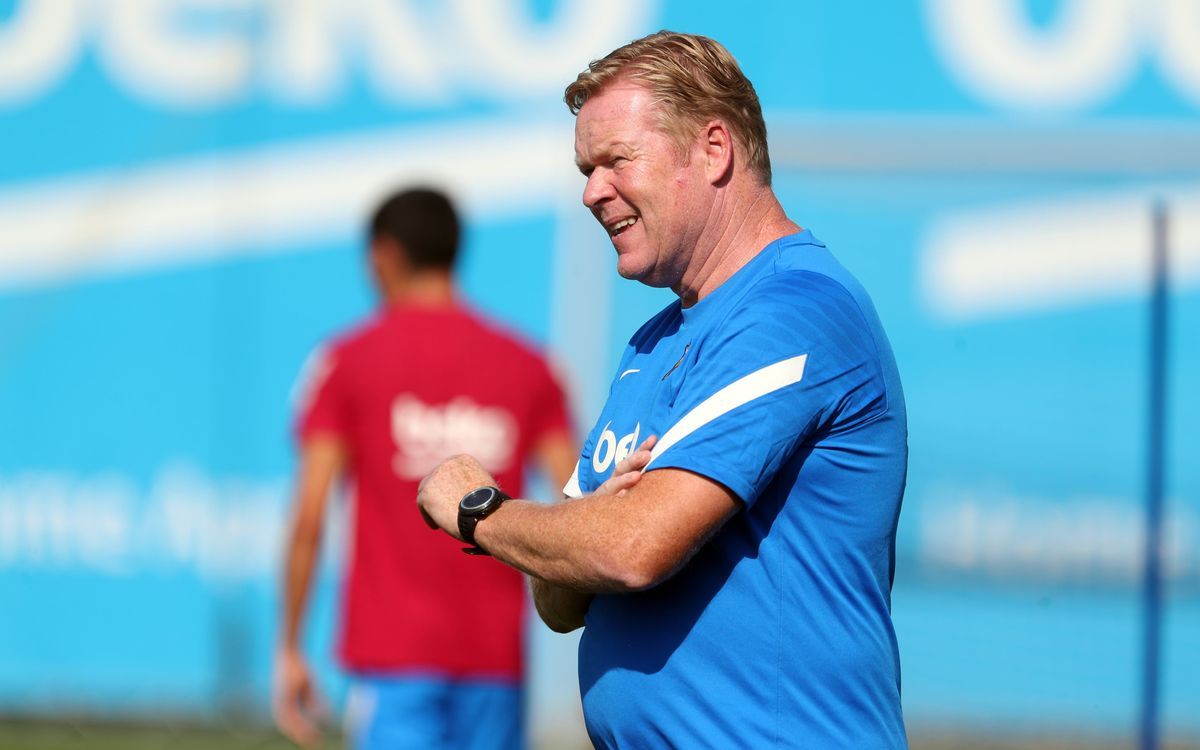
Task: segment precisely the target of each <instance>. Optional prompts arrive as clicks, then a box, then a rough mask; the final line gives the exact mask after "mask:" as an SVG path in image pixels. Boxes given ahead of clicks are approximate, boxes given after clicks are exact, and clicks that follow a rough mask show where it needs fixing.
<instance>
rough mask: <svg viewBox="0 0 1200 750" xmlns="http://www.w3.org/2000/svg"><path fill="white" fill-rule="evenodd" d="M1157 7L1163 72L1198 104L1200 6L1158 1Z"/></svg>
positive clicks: (1179, 0) (1175, 0)
mask: <svg viewBox="0 0 1200 750" xmlns="http://www.w3.org/2000/svg"><path fill="white" fill-rule="evenodd" d="M1159 6H1160V7H1161V11H1160V12H1159V14H1158V19H1157V20H1158V32H1159V35H1160V37H1159V38H1160V39H1161V40H1162V47H1161V52H1160V55H1161V60H1160V62H1161V65H1162V69H1163V73H1165V74H1166V76H1167V78H1168V79H1169V80H1170V81H1171V82H1172V83H1173V84H1174V85H1175V87H1176V88H1178V89H1179V90H1180V91H1182V92H1183V93H1184V94H1185V95H1186V96H1187V97H1188V98H1190V99H1191V100H1192V101H1193V102H1197V103H1200V3H1198V2H1196V0H1159Z"/></svg>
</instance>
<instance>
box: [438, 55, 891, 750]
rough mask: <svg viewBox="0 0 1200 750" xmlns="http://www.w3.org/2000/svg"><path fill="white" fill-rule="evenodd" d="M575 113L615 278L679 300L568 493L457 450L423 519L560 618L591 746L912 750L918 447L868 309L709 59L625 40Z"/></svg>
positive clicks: (658, 320)
mask: <svg viewBox="0 0 1200 750" xmlns="http://www.w3.org/2000/svg"><path fill="white" fill-rule="evenodd" d="M566 100H567V104H568V106H569V107H570V108H571V110H572V111H573V112H575V113H576V114H577V120H576V128H575V134H576V137H575V151H576V162H577V164H578V166H579V168H580V170H581V171H582V172H583V174H584V175H585V176H586V177H587V186H586V188H585V189H584V193H583V201H584V203H585V204H586V205H587V206H588V208H590V209H591V211H592V213H593V214H594V215H595V216H596V218H597V219H598V220H599V221H600V223H601V224H602V225H603V226H604V227H605V229H606V230H607V231H608V233H609V235H610V237H611V240H612V243H613V247H614V248H615V250H616V252H617V270H618V272H619V273H620V274H621V275H622V276H624V277H626V278H630V279H636V280H638V281H641V282H642V283H645V284H649V285H652V286H659V287H662V286H666V287H670V288H671V289H672V290H674V291H675V293H676V294H677V295H678V297H679V299H678V300H677V301H676V302H674V303H672V304H671V305H669V306H667V307H666V308H665V309H664V310H662V311H661V312H660V313H659V314H657V315H656V316H654V317H653V318H651V319H650V320H649V321H648V322H647V323H646V324H645V325H643V326H642V327H641V328H640V329H639V330H638V331H637V332H636V333H635V334H634V336H633V337H632V338H631V339H630V342H629V345H628V347H627V349H626V351H625V353H624V356H623V357H622V359H621V362H620V365H619V366H618V368H617V371H616V373H615V374H614V380H613V383H612V388H611V391H610V394H609V399H608V402H607V403H606V404H605V406H604V409H603V411H602V413H601V415H600V418H599V419H598V420H597V421H596V426H595V427H594V428H593V430H592V431H591V433H590V434H589V435H588V437H587V440H586V442H585V444H584V447H583V451H582V453H581V456H580V460H579V463H578V465H577V468H576V472H575V475H574V476H573V477H572V481H571V482H569V483H568V486H567V488H566V489H565V492H566V494H567V495H568V496H570V497H572V498H574V499H571V500H567V501H564V502H562V503H559V504H556V505H552V506H542V505H538V504H536V503H531V502H528V501H522V500H510V499H508V498H507V497H506V496H504V495H503V493H500V492H495V491H493V490H490V489H480V488H483V487H486V486H488V485H492V484H493V483H494V482H493V480H492V478H491V477H490V476H489V475H488V474H487V473H486V472H485V471H483V470H482V468H481V467H480V466H479V464H478V463H477V462H475V461H474V460H473V459H471V458H469V457H458V458H456V459H452V460H451V461H449V462H447V463H445V464H443V465H441V466H440V467H438V469H436V470H435V471H434V472H433V473H432V474H430V475H429V476H428V477H427V478H426V479H425V482H424V484H423V487H422V490H421V492H420V495H419V497H418V504H419V506H420V509H421V511H422V512H423V513H424V514H425V515H426V518H427V520H428V521H429V522H430V523H431V525H436V526H437V527H440V528H442V529H444V530H446V531H447V532H449V533H450V534H452V535H453V536H455V537H456V538H459V539H464V540H465V541H467V542H468V543H469V544H471V545H472V547H471V549H472V551H475V552H482V551H486V552H487V553H490V554H492V555H494V556H495V557H496V558H498V559H500V560H502V561H504V562H506V563H508V564H510V565H513V566H515V567H517V568H519V569H521V570H523V571H525V572H526V573H528V574H529V575H530V576H531V580H532V583H533V590H534V598H535V602H536V604H537V606H538V611H539V612H540V613H541V615H542V617H543V619H544V620H545V621H546V622H547V624H548V625H550V626H551V627H553V628H555V629H556V630H564V631H565V630H570V629H573V628H576V627H579V626H581V625H585V626H586V628H585V630H584V633H583V637H582V639H581V641H580V650H579V678H580V686H581V692H582V695H583V704H584V706H583V707H584V716H585V721H586V723H587V728H588V733H589V735H590V736H591V738H592V741H593V742H594V743H595V744H596V745H597V746H598V747H603V748H610V747H611V748H616V747H620V748H629V747H647V748H651V747H686V748H692V747H719V748H728V747H754V748H759V747H802V748H856V749H865V748H898V747H904V746H905V745H906V739H905V732H904V723H903V718H902V715H901V710H900V667H899V656H898V651H897V646H896V639H895V634H894V631H893V628H892V623H891V614H890V611H891V585H892V577H893V571H894V551H895V535H896V523H897V518H898V516H899V511H900V500H901V496H902V494H903V489H904V478H905V471H906V466H907V433H906V421H905V411H904V398H903V394H902V392H901V387H900V380H899V377H898V374H897V371H896V365H895V361H894V359H893V357H892V353H891V349H890V346H889V344H888V342H887V338H886V336H885V335H884V333H883V329H882V327H881V326H880V324H879V320H878V318H877V316H876V314H875V311H874V308H873V306H872V305H871V302H870V300H869V298H868V297H867V295H866V293H865V292H864V291H863V289H862V287H861V286H860V285H859V284H858V283H857V282H856V281H855V280H854V279H853V277H851V276H850V274H849V273H848V272H847V271H846V270H845V269H844V268H843V267H842V266H841V265H840V264H839V263H838V262H837V261H836V260H835V259H834V258H833V256H832V255H830V253H829V252H828V251H827V250H826V249H825V247H824V245H823V244H821V243H820V242H819V241H818V240H817V239H815V238H814V237H813V236H812V234H811V233H809V232H808V231H805V230H803V229H802V228H801V227H799V226H798V225H797V224H795V223H794V222H792V221H791V220H790V219H789V218H788V217H787V216H786V214H785V213H784V211H783V208H782V207H781V206H780V204H779V202H778V200H777V199H776V198H775V195H774V193H773V191H772V190H771V171H770V160H769V157H768V154H767V144H766V128H765V126H764V125H763V121H762V114H761V110H760V107H759V104H758V98H757V95H756V94H755V92H754V89H753V87H752V86H751V84H750V82H749V81H748V80H747V79H746V78H745V76H744V75H743V74H742V73H741V70H740V69H739V68H738V66H737V63H736V61H735V60H734V59H733V58H732V56H730V55H729V53H728V52H727V51H726V50H725V49H724V48H723V47H721V46H720V45H719V44H717V43H716V42H714V41H712V40H710V39H706V38H704V37H697V36H691V35H681V34H674V33H671V32H660V33H658V34H654V35H651V36H649V37H646V38H644V39H640V40H637V41H635V42H632V43H630V44H629V45H626V46H625V47H622V48H620V49H618V50H616V51H614V52H613V53H611V54H610V55H608V56H607V57H605V58H603V59H602V60H598V61H596V62H593V63H592V64H591V65H590V66H589V68H588V70H586V71H584V72H583V73H582V74H580V76H579V78H578V79H577V80H576V81H575V83H573V84H572V85H571V86H570V87H568V88H567V92H566ZM493 366H499V367H502V366H503V363H494V364H493ZM460 500H461V502H460ZM481 626H484V627H485V626H486V625H481Z"/></svg>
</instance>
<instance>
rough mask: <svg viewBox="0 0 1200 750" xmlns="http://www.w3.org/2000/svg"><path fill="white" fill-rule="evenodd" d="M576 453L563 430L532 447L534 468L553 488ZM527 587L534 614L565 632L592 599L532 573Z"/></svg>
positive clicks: (567, 475) (580, 619)
mask: <svg viewBox="0 0 1200 750" xmlns="http://www.w3.org/2000/svg"><path fill="white" fill-rule="evenodd" d="M578 455H579V451H578V449H577V447H576V445H575V441H574V440H573V439H572V438H571V436H570V434H569V433H567V431H566V430H556V431H554V432H552V433H550V434H549V435H546V436H544V437H543V438H542V439H541V440H539V441H538V443H537V445H536V446H535V447H534V458H535V460H536V461H537V464H538V467H539V468H540V469H541V470H542V473H543V474H545V475H546V477H547V478H548V479H549V480H550V481H551V482H552V483H553V485H554V486H555V487H563V486H565V485H566V484H567V482H568V481H570V478H571V474H572V473H573V472H574V469H575V462H576V458H577V456H578ZM529 588H530V592H531V593H532V596H533V604H534V607H535V608H536V609H537V613H538V616H539V617H541V618H542V622H544V623H546V626H547V627H549V628H550V629H551V630H554V631H557V632H559V633H567V632H570V631H572V630H574V629H576V628H578V627H580V626H582V625H583V618H584V615H586V614H587V610H588V606H589V605H590V604H591V601H592V595H591V594H587V593H583V592H580V591H572V590H571V589H567V588H563V587H562V586H556V585H554V584H552V583H548V582H546V581H543V580H542V579H540V578H535V577H532V576H531V577H530V578H529Z"/></svg>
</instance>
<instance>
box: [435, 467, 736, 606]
mask: <svg viewBox="0 0 1200 750" xmlns="http://www.w3.org/2000/svg"><path fill="white" fill-rule="evenodd" d="M491 481H492V480H491V477H490V475H488V474H487V472H486V471H485V470H484V469H483V468H482V467H481V466H480V465H479V463H478V462H476V461H475V460H474V459H472V458H470V457H469V456H457V457H455V458H453V459H450V460H449V461H447V462H445V463H443V464H442V465H441V466H439V467H438V468H437V469H436V470H435V471H434V472H433V473H432V474H430V475H429V476H428V477H426V479H425V481H424V482H423V483H422V488H421V492H420V493H419V494H418V503H419V504H420V507H421V510H422V511H423V512H424V513H425V515H426V516H427V518H429V519H431V521H432V522H433V523H434V524H436V525H437V526H438V527H440V528H441V529H443V530H445V531H446V532H447V533H450V534H451V535H453V536H455V537H456V538H458V537H459V535H458V520H457V519H458V500H459V499H460V498H461V497H462V496H463V495H464V494H466V493H467V492H469V491H470V490H472V489H474V488H476V487H481V486H485V485H488V484H490V483H491ZM740 508H741V501H740V500H739V499H738V497H737V496H736V495H735V494H734V493H732V492H731V491H730V490H728V489H727V488H726V487H724V486H723V485H721V484H719V483H717V482H714V481H712V480H710V479H708V478H706V477H703V476H700V475H698V474H694V473H692V472H689V471H684V470H680V469H661V470H654V471H649V472H646V473H644V474H641V475H640V479H639V480H638V481H637V483H636V484H635V485H633V486H631V487H629V488H628V489H626V490H624V491H623V492H617V493H615V494H595V495H589V496H586V497H582V498H578V499H575V500H567V501H565V502H562V503H558V504H555V505H540V504H538V503H535V502H531V501H527V500H510V501H508V502H506V503H504V505H502V506H501V507H500V508H499V509H498V510H497V511H496V512H495V513H493V514H492V515H490V516H488V518H487V519H485V520H483V521H481V522H480V523H479V524H478V526H476V529H475V540H476V542H477V543H478V544H479V545H480V546H482V547H483V548H484V549H485V550H487V551H488V552H490V553H491V554H492V555H493V556H494V557H496V558H497V559H499V560H501V561H503V562H505V563H508V564H509V565H512V566H513V567H516V568H518V569H520V570H523V571H525V572H526V573H528V574H530V575H532V576H535V577H537V578H540V579H542V580H544V581H546V582H548V583H552V584H556V585H558V586H562V587H565V588H570V589H574V590H577V591H583V592H602V591H618V592H620V591H640V590H643V589H647V588H651V587H653V586H655V585H657V584H659V583H661V582H662V581H664V580H666V579H667V578H669V577H670V576H671V575H672V574H673V573H675V571H677V570H678V569H679V568H681V567H682V566H683V564H684V563H686V562H687V561H688V560H689V559H690V558H691V557H692V555H693V554H695V552H696V551H697V550H698V549H699V548H700V547H701V546H702V545H703V544H704V542H705V541H706V540H707V539H708V538H709V537H710V536H712V534H713V533H715V532H716V530H717V529H719V528H720V527H721V525H723V524H724V523H725V522H726V521H727V520H728V519H729V518H730V517H732V516H733V515H734V514H735V513H736V512H737V511H738V510H739V509H740Z"/></svg>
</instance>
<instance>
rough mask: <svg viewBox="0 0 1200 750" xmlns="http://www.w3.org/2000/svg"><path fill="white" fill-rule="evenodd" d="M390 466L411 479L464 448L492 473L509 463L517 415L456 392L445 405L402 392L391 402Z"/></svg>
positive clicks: (515, 434) (422, 474) (515, 431)
mask: <svg viewBox="0 0 1200 750" xmlns="http://www.w3.org/2000/svg"><path fill="white" fill-rule="evenodd" d="M391 416H392V440H393V441H394V442H395V444H396V455H395V457H393V459H392V470H393V471H395V472H396V475H397V476H399V477H400V478H401V479H410V480H416V479H420V478H421V477H423V476H425V475H426V474H428V473H429V472H431V471H433V469H434V467H436V466H437V465H438V464H439V463H441V462H442V461H444V460H445V459H447V458H449V457H450V456H453V455H455V454H456V453H469V454H471V455H472V456H474V457H475V458H477V459H479V463H481V464H483V466H484V468H486V469H487V470H488V471H490V472H492V473H493V474H498V473H500V472H503V471H505V470H506V469H508V468H509V466H510V465H511V463H512V458H513V448H514V446H515V445H516V442H517V427H516V420H514V419H513V417H512V415H511V414H509V413H508V412H507V411H505V410H504V409H501V408H497V407H488V406H480V405H479V404H476V403H475V402H474V401H471V400H470V399H469V398H465V397H459V398H456V399H454V400H452V401H450V402H449V403H447V404H425V403H423V402H422V401H421V400H420V399H418V398H417V397H416V396H413V395H412V394H409V393H402V394H400V395H399V396H397V397H396V399H395V401H393V402H392V415H391Z"/></svg>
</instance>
